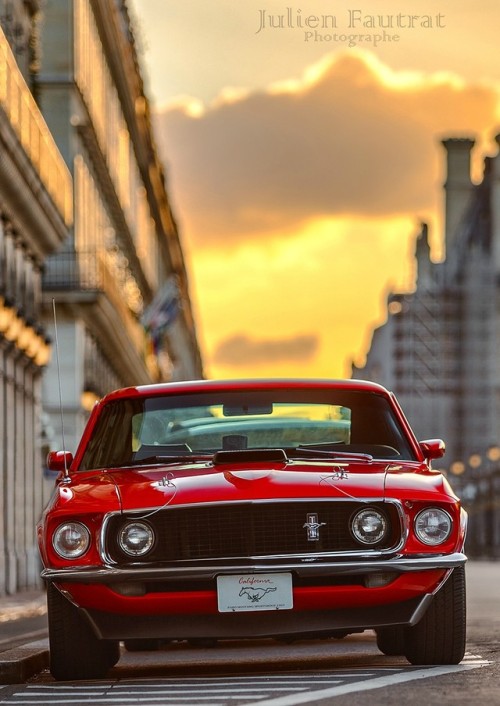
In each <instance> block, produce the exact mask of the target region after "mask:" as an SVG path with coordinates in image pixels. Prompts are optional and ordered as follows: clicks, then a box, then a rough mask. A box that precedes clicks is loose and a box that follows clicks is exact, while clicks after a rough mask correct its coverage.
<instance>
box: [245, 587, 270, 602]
mask: <svg viewBox="0 0 500 706" xmlns="http://www.w3.org/2000/svg"><path fill="white" fill-rule="evenodd" d="M272 591H276V586H274V587H272V588H260V587H259V588H253V586H245V587H244V588H242V589H241V591H240V593H239V595H240V596H246V597H247V598H248V600H249V601H251V602H252V603H258V602H259V601H260V600H262V599H263V598H264V596H265V595H266V593H271V592H272Z"/></svg>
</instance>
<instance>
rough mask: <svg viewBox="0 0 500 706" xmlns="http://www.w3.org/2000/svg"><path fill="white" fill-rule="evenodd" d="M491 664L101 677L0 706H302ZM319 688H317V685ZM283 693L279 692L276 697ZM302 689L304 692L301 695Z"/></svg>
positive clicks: (19, 695) (33, 692) (469, 659)
mask: <svg viewBox="0 0 500 706" xmlns="http://www.w3.org/2000/svg"><path fill="white" fill-rule="evenodd" d="M488 664H491V662H490V661H487V660H484V659H482V658H481V657H480V656H479V655H473V654H467V655H466V657H465V659H464V661H463V662H462V664H460V665H458V666H438V667H412V666H403V667H402V666H399V667H377V668H374V669H371V670H357V669H356V668H353V669H347V670H343V671H342V672H336V671H335V670H332V671H331V672H318V673H317V674H311V673H310V672H306V673H304V674H303V675H302V674H300V673H298V674H297V673H295V674H277V675H261V676H260V675H255V676H243V675H241V676H235V677H214V678H208V679H207V678H206V677H187V678H181V677H178V678H175V677H171V678H168V677H167V678H165V679H148V678H143V679H141V678H139V679H124V680H120V681H111V680H110V681H105V682H102V681H98V682H94V683H87V684H81V683H80V684H71V683H66V684H64V683H61V684H28V685H25V686H20V687H19V690H18V691H16V692H12V691H11V692H10V694H9V696H8V697H6V698H5V699H2V698H1V694H0V704H11V705H12V704H16V706H31V704H36V705H37V706H55V705H56V704H79V705H80V704H82V702H83V701H88V702H92V704H93V706H100V705H103V706H106V705H111V704H113V705H118V706H128V704H140V705H141V706H147V705H148V704H149V706H159V704H161V703H163V704H169V705H170V706H174V704H177V705H178V706H182V705H183V704H185V705H186V706H191V704H193V703H200V704H206V705H207V706H228V704H231V703H235V702H237V704H238V705H239V706H251V705H252V704H253V706H300V705H301V704H310V703H313V702H316V701H321V700H322V699H327V698H333V697H335V696H341V695H344V694H349V693H352V692H362V691H369V690H371V689H379V688H382V687H391V686H395V685H397V684H401V683H404V682H408V681H412V680H417V679H429V678H432V677H437V676H441V675H444V674H450V673H457V672H458V673H459V672H464V671H467V670H470V669H477V668H479V667H483V666H485V665H488ZM314 687H315V688H314ZM276 692H280V693H281V696H276V695H275V694H276ZM298 692H300V693H298Z"/></svg>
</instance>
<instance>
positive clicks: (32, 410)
mask: <svg viewBox="0 0 500 706" xmlns="http://www.w3.org/2000/svg"><path fill="white" fill-rule="evenodd" d="M37 9H38V3H37V2H17V3H15V2H5V0H3V1H2V2H0V528H1V529H0V595H4V594H5V593H14V592H15V591H17V590H20V589H23V588H27V587H30V586H33V585H35V584H36V582H37V580H38V573H39V566H38V559H37V551H36V548H35V542H34V535H35V532H34V527H35V522H36V520H37V519H38V515H39V513H40V509H41V502H42V494H43V491H42V487H43V477H42V472H41V468H42V457H41V449H40V446H41V445H40V440H41V433H42V429H41V423H40V420H41V406H42V399H41V398H42V371H43V369H44V366H45V365H46V364H47V362H48V360H49V357H50V345H49V339H48V336H47V330H46V328H45V327H44V323H43V320H42V308H41V307H42V269H43V266H44V263H45V262H46V259H47V257H48V256H49V255H50V254H51V253H53V252H55V251H56V250H58V249H59V248H60V247H61V246H62V244H63V242H64V241H65V239H66V238H67V236H68V232H69V228H70V227H71V222H72V182H71V176H70V173H69V170H68V168H67V166H66V164H65V162H64V160H63V158H62V156H61V154H60V153H59V150H58V148H57V147H56V144H55V142H54V140H53V138H52V136H51V134H50V132H49V129H48V128H47V125H46V123H45V121H44V119H43V117H42V114H41V112H40V110H39V108H38V107H37V104H36V102H35V100H34V98H33V95H32V79H33V76H34V73H35V70H36V60H37V55H36V51H35V45H36V29H37V23H36V17H37V15H36V13H37Z"/></svg>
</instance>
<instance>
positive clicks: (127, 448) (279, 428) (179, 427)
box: [80, 389, 412, 469]
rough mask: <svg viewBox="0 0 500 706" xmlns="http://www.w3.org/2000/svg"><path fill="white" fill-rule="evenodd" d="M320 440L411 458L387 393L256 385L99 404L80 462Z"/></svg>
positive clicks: (90, 464)
mask: <svg viewBox="0 0 500 706" xmlns="http://www.w3.org/2000/svg"><path fill="white" fill-rule="evenodd" d="M321 445H328V446H329V447H330V446H334V447H335V448H338V449H339V450H346V451H355V452H365V453H369V454H371V455H375V456H380V457H382V458H385V457H388V456H390V457H400V458H412V454H411V450H410V447H409V444H408V441H407V439H406V438H405V435H404V433H403V431H402V430H401V428H400V427H399V426H398V423H397V419H396V417H395V415H394V414H393V411H392V408H391V406H390V404H389V402H388V400H387V399H385V398H384V397H383V396H380V395H375V394H373V393H365V392H357V391H356V392H353V391H344V390H340V391H332V390H314V389H309V390H307V389H306V390H302V389H301V390H263V391H258V390H256V391H246V392H239V391H223V392H219V393H210V394H207V393H204V394H196V395H182V396H181V395H178V396H171V395H169V396H163V397H162V396H156V397H145V398H135V399H133V400H130V399H124V400H115V401H113V402H110V403H108V404H107V405H105V406H104V408H103V410H102V411H101V414H100V416H99V419H98V422H97V424H96V427H95V429H94V433H93V435H92V438H91V440H90V442H89V444H88V446H87V449H86V451H85V454H84V456H83V460H82V463H81V465H80V468H81V469H88V468H103V467H106V466H113V465H120V464H126V463H127V464H128V463H131V462H133V461H134V460H138V461H140V460H141V459H145V458H149V457H151V456H163V455H167V456H171V455H173V456H175V455H186V454H190V453H193V454H196V453H198V454H200V453H209V454H213V453H216V452H217V451H221V450H243V449H269V448H282V449H285V450H290V449H291V450H293V449H297V448H299V447H301V448H302V447H315V446H316V447H320V446H321Z"/></svg>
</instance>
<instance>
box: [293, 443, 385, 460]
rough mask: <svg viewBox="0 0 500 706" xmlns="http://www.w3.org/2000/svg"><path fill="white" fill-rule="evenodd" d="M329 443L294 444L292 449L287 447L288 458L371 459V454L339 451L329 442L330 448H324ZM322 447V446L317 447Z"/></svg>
mask: <svg viewBox="0 0 500 706" xmlns="http://www.w3.org/2000/svg"><path fill="white" fill-rule="evenodd" d="M328 445H329V444H318V445H317V446H316V445H315V444H308V445H307V446H296V447H295V448H293V449H287V454H288V456H289V457H290V458H293V457H294V456H296V455H298V456H299V457H305V458H307V457H311V456H312V457H315V458H332V459H334V458H341V459H345V460H346V461H347V460H350V459H353V460H355V461H373V456H372V455H371V454H365V453H358V452H355V451H348V450H346V451H341V450H340V449H335V448H334V446H335V444H330V446H331V447H332V448H330V449H326V448H324V447H325V446H328ZM319 447H323V448H319Z"/></svg>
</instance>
